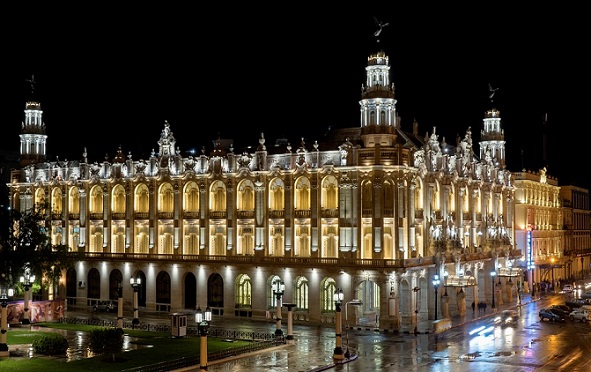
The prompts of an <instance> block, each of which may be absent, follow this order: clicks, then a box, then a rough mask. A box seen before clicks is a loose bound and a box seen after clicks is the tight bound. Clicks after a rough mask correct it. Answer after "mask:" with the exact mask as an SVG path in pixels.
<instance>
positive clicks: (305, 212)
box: [295, 209, 312, 218]
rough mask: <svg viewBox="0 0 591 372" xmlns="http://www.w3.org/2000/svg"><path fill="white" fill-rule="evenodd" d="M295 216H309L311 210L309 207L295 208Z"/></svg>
mask: <svg viewBox="0 0 591 372" xmlns="http://www.w3.org/2000/svg"><path fill="white" fill-rule="evenodd" d="M295 216H296V218H310V216H312V211H310V210H309V209H296V211H295Z"/></svg>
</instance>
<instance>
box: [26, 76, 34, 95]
mask: <svg viewBox="0 0 591 372" xmlns="http://www.w3.org/2000/svg"><path fill="white" fill-rule="evenodd" d="M26 81H27V83H29V84H31V94H34V93H35V75H34V74H31V78H30V79H26Z"/></svg>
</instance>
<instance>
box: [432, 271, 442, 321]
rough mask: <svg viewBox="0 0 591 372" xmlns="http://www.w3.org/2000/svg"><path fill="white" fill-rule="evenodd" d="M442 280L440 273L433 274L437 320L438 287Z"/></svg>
mask: <svg viewBox="0 0 591 372" xmlns="http://www.w3.org/2000/svg"><path fill="white" fill-rule="evenodd" d="M440 283H441V280H439V274H435V275H433V287H435V320H437V294H438V293H437V289H439V284H440Z"/></svg>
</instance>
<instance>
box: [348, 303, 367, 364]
mask: <svg viewBox="0 0 591 372" xmlns="http://www.w3.org/2000/svg"><path fill="white" fill-rule="evenodd" d="M349 305H351V306H362V305H363V301H361V300H358V299H353V300H351V301H349V302H347V303H346V304H345V323H346V324H347V326H346V327H345V328H346V329H347V351H345V358H347V359H349V358H350V357H351V353H349V312H348V309H349Z"/></svg>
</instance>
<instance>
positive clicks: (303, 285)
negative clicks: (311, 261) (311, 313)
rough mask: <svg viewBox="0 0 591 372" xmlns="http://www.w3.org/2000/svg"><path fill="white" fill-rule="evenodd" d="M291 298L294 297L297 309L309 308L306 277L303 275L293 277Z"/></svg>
mask: <svg viewBox="0 0 591 372" xmlns="http://www.w3.org/2000/svg"><path fill="white" fill-rule="evenodd" d="M294 288H295V289H294V294H293V298H294V299H295V304H296V309H297V310H309V308H308V296H309V289H308V279H306V278H305V277H303V276H298V277H297V278H296V279H295V286H294Z"/></svg>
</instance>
